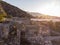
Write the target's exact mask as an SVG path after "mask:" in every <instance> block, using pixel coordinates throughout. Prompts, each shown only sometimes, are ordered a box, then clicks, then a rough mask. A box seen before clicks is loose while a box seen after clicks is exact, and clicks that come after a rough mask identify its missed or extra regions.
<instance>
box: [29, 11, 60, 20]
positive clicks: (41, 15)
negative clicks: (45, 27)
mask: <svg viewBox="0 0 60 45" xmlns="http://www.w3.org/2000/svg"><path fill="white" fill-rule="evenodd" d="M30 14H31V15H32V16H35V17H36V18H40V19H60V17H57V16H50V15H44V14H41V13H36V12H30Z"/></svg>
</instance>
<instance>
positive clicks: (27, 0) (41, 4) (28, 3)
mask: <svg viewBox="0 0 60 45" xmlns="http://www.w3.org/2000/svg"><path fill="white" fill-rule="evenodd" d="M4 1H6V2H8V3H11V4H12V5H15V6H17V7H19V8H20V9H22V10H25V11H30V12H39V13H42V14H48V15H54V16H60V0H4Z"/></svg>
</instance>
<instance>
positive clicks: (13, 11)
mask: <svg viewBox="0 0 60 45" xmlns="http://www.w3.org/2000/svg"><path fill="white" fill-rule="evenodd" d="M1 6H2V8H3V10H5V12H6V13H7V16H9V15H10V16H12V17H20V18H22V17H23V18H31V17H32V15H30V14H28V13H27V12H25V11H23V10H21V9H19V8H17V7H16V6H13V5H10V4H9V3H7V2H4V1H1Z"/></svg>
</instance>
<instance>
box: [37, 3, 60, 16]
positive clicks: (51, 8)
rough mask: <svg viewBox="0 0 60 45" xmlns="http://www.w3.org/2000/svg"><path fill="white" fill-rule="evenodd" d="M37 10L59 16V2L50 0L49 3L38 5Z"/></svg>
mask: <svg viewBox="0 0 60 45" xmlns="http://www.w3.org/2000/svg"><path fill="white" fill-rule="evenodd" d="M38 12H40V13H42V14H45V15H51V16H60V6H59V3H55V2H52V3H51V4H45V5H42V6H41V7H39V10H38Z"/></svg>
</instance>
